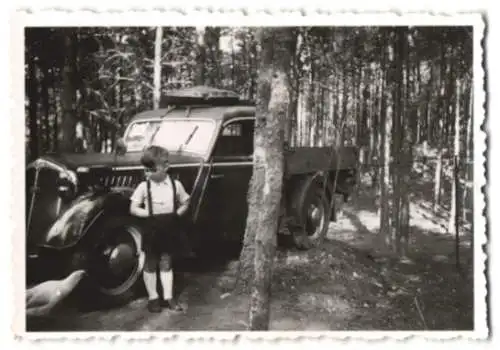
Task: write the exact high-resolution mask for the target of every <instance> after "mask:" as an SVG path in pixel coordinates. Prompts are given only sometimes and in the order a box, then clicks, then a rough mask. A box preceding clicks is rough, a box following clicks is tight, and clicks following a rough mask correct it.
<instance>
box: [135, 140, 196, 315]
mask: <svg viewBox="0 0 500 350" xmlns="http://www.w3.org/2000/svg"><path fill="white" fill-rule="evenodd" d="M141 163H142V165H144V167H145V172H146V174H145V175H146V181H143V182H141V183H140V184H139V185H138V186H137V188H136V189H135V191H134V193H133V194H132V197H131V198H130V199H131V202H130V212H131V214H132V215H135V216H138V217H141V218H147V219H146V220H147V226H148V228H149V231H148V232H147V233H146V234H145V237H144V239H143V250H144V253H145V260H146V261H145V266H144V272H143V275H144V276H143V277H144V284H145V286H146V291H147V293H148V297H149V301H148V310H149V311H150V312H161V310H162V307H166V308H168V309H170V310H174V311H182V308H181V307H180V306H179V305H178V304H176V303H175V302H174V300H173V271H172V253H173V252H175V250H176V248H178V247H176V244H178V240H177V241H176V240H175V238H176V236H177V233H175V232H174V230H176V229H177V227H176V218H177V216H180V215H183V214H184V213H185V212H186V210H187V208H188V202H189V195H188V194H187V193H186V191H185V190H184V187H183V186H182V183H181V182H180V181H178V180H175V181H174V180H173V179H172V178H171V177H170V176H169V175H168V173H167V170H168V167H169V163H168V151H167V150H166V149H164V148H162V147H158V146H150V147H148V148H146V149H145V151H144V153H143V155H142V158H141ZM174 184H175V185H174ZM173 185H174V186H175V188H174V187H173ZM174 193H175V197H176V198H175V199H174ZM158 267H159V274H160V283H161V285H162V289H163V298H162V299H160V298H159V295H158V292H157V289H156V281H157V280H156V270H157V268H158Z"/></svg>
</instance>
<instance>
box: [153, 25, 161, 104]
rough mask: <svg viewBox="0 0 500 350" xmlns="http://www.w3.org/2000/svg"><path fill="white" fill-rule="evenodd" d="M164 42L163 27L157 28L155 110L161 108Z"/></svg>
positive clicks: (154, 74) (154, 79) (154, 73)
mask: <svg viewBox="0 0 500 350" xmlns="http://www.w3.org/2000/svg"><path fill="white" fill-rule="evenodd" d="M162 42H163V27H161V26H158V27H156V36H155V57H154V72H153V76H154V78H153V109H158V108H160V98H161V55H162V49H161V44H162Z"/></svg>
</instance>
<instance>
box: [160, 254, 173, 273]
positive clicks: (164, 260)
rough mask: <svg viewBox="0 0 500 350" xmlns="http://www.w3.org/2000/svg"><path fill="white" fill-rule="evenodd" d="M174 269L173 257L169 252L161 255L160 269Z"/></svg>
mask: <svg viewBox="0 0 500 350" xmlns="http://www.w3.org/2000/svg"><path fill="white" fill-rule="evenodd" d="M171 269H172V259H171V258H170V256H169V255H167V254H162V256H161V257H160V271H170V270H171Z"/></svg>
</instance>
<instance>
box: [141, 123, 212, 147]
mask: <svg viewBox="0 0 500 350" xmlns="http://www.w3.org/2000/svg"><path fill="white" fill-rule="evenodd" d="M215 126H216V125H215V123H214V122H213V121H211V120H199V119H198V120H195V119H190V120H186V119H183V120H175V119H170V120H168V119H167V120H163V121H162V123H161V125H160V126H159V129H158V131H157V132H156V134H154V136H153V139H152V140H151V144H152V145H156V146H162V147H164V148H166V149H168V150H169V151H172V152H179V151H185V152H190V153H196V154H200V155H205V154H206V153H207V152H208V148H209V146H210V141H211V140H212V136H213V134H214V130H215Z"/></svg>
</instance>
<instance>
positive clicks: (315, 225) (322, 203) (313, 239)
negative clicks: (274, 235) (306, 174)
mask: <svg viewBox="0 0 500 350" xmlns="http://www.w3.org/2000/svg"><path fill="white" fill-rule="evenodd" d="M301 192H302V193H300V195H299V198H297V199H296V201H297V202H296V212H295V215H296V217H297V219H298V224H299V225H298V226H299V229H297V230H293V241H294V244H295V246H296V247H297V248H299V249H309V248H311V247H314V246H317V245H319V244H320V243H321V242H322V241H323V240H324V238H325V236H326V234H327V232H328V226H329V221H330V220H329V218H330V203H329V201H328V197H327V196H326V193H325V191H324V189H323V186H321V185H320V184H318V183H316V182H313V183H311V184H310V185H309V186H307V187H306V188H304V189H303V190H302V191H301Z"/></svg>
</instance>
